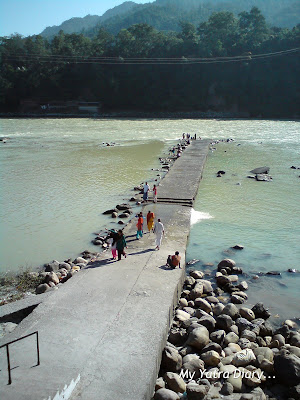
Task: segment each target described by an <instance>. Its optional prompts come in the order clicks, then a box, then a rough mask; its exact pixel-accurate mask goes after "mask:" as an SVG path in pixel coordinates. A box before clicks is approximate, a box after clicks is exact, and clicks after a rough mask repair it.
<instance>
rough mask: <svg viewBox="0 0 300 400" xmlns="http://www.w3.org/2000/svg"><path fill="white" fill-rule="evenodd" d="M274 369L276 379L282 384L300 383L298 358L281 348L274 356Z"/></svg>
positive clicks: (292, 384) (299, 361)
mask: <svg viewBox="0 0 300 400" xmlns="http://www.w3.org/2000/svg"><path fill="white" fill-rule="evenodd" d="M274 371H275V376H276V378H277V380H278V381H279V382H280V383H282V384H283V385H287V386H296V385H299V384H300V358H299V357H297V356H295V355H294V354H291V353H289V352H288V351H287V350H285V349H283V350H281V351H280V352H279V353H278V354H276V355H275V357H274Z"/></svg>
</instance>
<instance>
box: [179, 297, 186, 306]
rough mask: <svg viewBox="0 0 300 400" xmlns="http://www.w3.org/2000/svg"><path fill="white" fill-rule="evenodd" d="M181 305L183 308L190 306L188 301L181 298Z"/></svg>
mask: <svg viewBox="0 0 300 400" xmlns="http://www.w3.org/2000/svg"><path fill="white" fill-rule="evenodd" d="M179 305H180V306H181V307H187V306H188V301H187V299H185V298H184V297H181V299H180V300H179Z"/></svg>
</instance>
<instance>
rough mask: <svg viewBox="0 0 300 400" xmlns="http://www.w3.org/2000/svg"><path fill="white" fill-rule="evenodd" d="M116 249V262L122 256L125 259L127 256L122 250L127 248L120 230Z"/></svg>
mask: <svg viewBox="0 0 300 400" xmlns="http://www.w3.org/2000/svg"><path fill="white" fill-rule="evenodd" d="M116 247H117V251H118V261H120V260H121V256H122V255H123V256H124V257H125V258H126V257H127V254H126V253H125V251H124V249H125V247H126V248H127V243H126V239H125V236H124V233H123V231H122V229H119V230H118V240H117V244H116Z"/></svg>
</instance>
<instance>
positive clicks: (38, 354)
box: [36, 331, 40, 365]
mask: <svg viewBox="0 0 300 400" xmlns="http://www.w3.org/2000/svg"><path fill="white" fill-rule="evenodd" d="M36 351H37V364H36V365H40V346H39V333H38V331H36Z"/></svg>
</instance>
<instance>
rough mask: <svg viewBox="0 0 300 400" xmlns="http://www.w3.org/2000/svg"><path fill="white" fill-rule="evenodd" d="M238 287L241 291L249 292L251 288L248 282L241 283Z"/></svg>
mask: <svg viewBox="0 0 300 400" xmlns="http://www.w3.org/2000/svg"><path fill="white" fill-rule="evenodd" d="M236 287H237V288H238V289H240V290H241V291H244V290H248V288H249V286H248V283H247V282H246V281H242V282H240V283H239V284H238V285H237V286H236Z"/></svg>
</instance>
